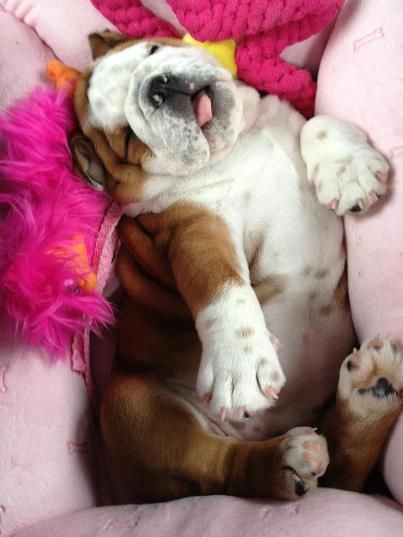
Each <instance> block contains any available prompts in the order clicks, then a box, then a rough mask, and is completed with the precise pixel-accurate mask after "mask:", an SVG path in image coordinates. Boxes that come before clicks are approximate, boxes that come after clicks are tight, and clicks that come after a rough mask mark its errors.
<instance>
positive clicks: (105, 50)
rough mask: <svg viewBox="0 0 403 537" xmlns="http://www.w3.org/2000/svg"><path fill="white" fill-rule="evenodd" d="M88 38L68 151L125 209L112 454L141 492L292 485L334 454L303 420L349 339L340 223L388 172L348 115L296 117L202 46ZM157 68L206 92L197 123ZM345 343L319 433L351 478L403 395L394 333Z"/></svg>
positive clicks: (110, 396) (109, 420)
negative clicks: (168, 93) (160, 94)
mask: <svg viewBox="0 0 403 537" xmlns="http://www.w3.org/2000/svg"><path fill="white" fill-rule="evenodd" d="M90 42H91V46H92V50H93V54H94V58H95V59H96V61H95V63H94V65H93V66H92V67H91V68H90V69H89V70H88V71H87V72H86V73H84V75H83V76H82V77H81V79H80V80H79V82H78V85H77V89H76V97H75V102H76V111H77V114H78V117H79V121H80V125H81V128H82V131H83V133H84V135H85V136H84V137H82V136H79V137H77V138H76V139H75V140H73V143H72V146H73V151H74V153H75V156H76V159H77V161H78V163H79V166H80V168H81V170H82V171H83V173H84V174H85V175H87V176H88V177H89V178H90V179H91V180H95V181H98V182H103V183H104V184H105V185H106V187H107V188H108V190H109V192H110V193H111V195H112V196H113V197H114V198H115V199H116V200H117V201H118V202H119V203H121V204H122V205H123V206H124V208H125V212H126V214H127V215H128V216H129V217H130V218H128V217H126V218H124V219H123V220H122V222H121V225H120V233H121V239H122V249H121V253H120V255H119V259H118V272H119V276H120V278H121V281H122V283H123V285H124V287H125V288H126V291H127V298H126V299H125V302H124V304H123V305H122V312H121V319H120V325H119V341H118V346H119V357H118V360H117V366H116V371H115V373H114V375H113V378H112V380H111V382H110V385H109V387H108V389H107V391H106V394H105V396H104V401H103V407H102V427H103V435H104V439H105V442H106V445H107V448H108V451H109V453H110V455H111V457H112V459H113V460H114V461H115V463H116V464H117V466H119V467H120V468H121V470H122V475H123V476H124V477H125V479H126V481H127V483H128V484H129V486H130V488H131V491H132V494H133V498H135V499H142V500H147V501H158V500H167V499H172V498H177V497H181V496H184V495H190V494H215V493H228V494H237V495H244V496H266V495H271V496H274V497H279V498H295V497H298V496H300V495H302V494H304V493H305V492H307V491H309V490H310V489H312V488H314V487H315V486H316V485H317V481H318V478H319V477H320V476H322V475H323V474H324V472H325V470H326V468H327V466H328V462H329V459H328V449H327V445H326V440H325V439H324V437H323V436H319V435H318V434H317V433H316V432H315V430H313V429H311V428H309V427H297V426H300V425H301V424H308V425H311V424H314V423H315V422H316V421H317V419H318V411H319V409H320V408H321V407H323V405H324V403H325V402H326V401H327V400H328V399H329V397H330V396H331V395H332V393H333V392H334V390H335V388H336V386H337V378H338V375H339V370H340V366H341V364H342V362H343V360H344V358H345V356H346V355H347V354H348V353H349V352H350V351H351V348H352V346H353V342H354V333H353V327H352V321H351V316H350V312H349V308H348V298H347V275H346V258H345V250H344V245H343V224H342V220H341V219H340V218H339V216H338V215H343V214H345V213H346V212H347V211H350V210H354V211H355V210H362V211H365V210H366V209H368V208H369V207H370V206H371V205H372V204H373V203H374V202H375V201H377V199H378V197H379V196H381V195H383V194H384V193H385V192H386V182H387V176H388V171H389V167H388V164H387V162H386V161H385V160H384V158H383V157H382V156H381V155H380V154H379V153H378V152H377V151H375V150H374V149H373V148H372V147H371V146H370V145H369V144H368V142H367V138H366V136H365V134H364V133H363V132H362V131H360V130H359V129H358V128H356V127H355V126H353V125H350V124H346V123H342V122H340V121H338V120H335V119H332V118H329V117H325V116H320V117H316V118H314V119H312V120H310V121H305V120H304V119H303V118H302V117H301V115H299V114H298V113H297V112H296V111H295V110H293V109H292V108H291V107H290V106H289V105H288V104H287V103H285V102H281V101H280V100H279V99H278V98H277V97H274V96H267V97H263V98H260V97H259V95H258V93H257V92H256V91H255V90H253V89H251V88H248V87H246V86H244V85H243V84H241V83H239V82H234V81H233V80H232V79H231V77H230V76H229V75H228V73H225V72H224V70H223V69H221V68H220V67H218V66H217V64H216V62H215V60H214V59H213V58H212V57H210V56H208V55H207V54H206V53H205V52H204V51H201V50H200V49H198V48H193V47H182V46H181V44H179V43H177V42H170V41H164V40H162V41H158V40H153V41H152V42H141V43H136V42H134V41H130V40H128V39H127V38H124V37H123V36H119V35H116V34H112V33H104V34H102V35H94V36H91V38H90ZM162 75H163V76H164V77H168V78H167V80H168V79H170V78H172V77H176V79H179V80H180V81H181V83H182V82H183V81H185V82H186V83H187V84H188V85H189V87H191V88H196V90H197V89H198V88H199V87H201V86H202V85H206V84H209V85H211V87H212V88H213V94H214V96H213V119H212V121H211V122H210V123H209V124H208V125H207V127H205V128H203V129H201V128H199V126H198V125H197V123H196V120H195V117H194V115H193V111H192V107H191V103H190V97H183V99H186V98H188V99H189V102H185V101H183V100H182V101H180V103H181V104H180V106H179V108H178V104H177V103H176V104H174V105H172V108H169V102H167V103H163V105H162V106H161V107H158V108H156V109H155V110H154V109H153V108H152V105H150V103H149V101H148V100H147V99H148V97H149V94H148V93H147V91H148V92H149V87H150V85H149V84H150V83H151V82H150V81H152V80H153V78H154V77H158V76H159V77H161V76H162ZM199 79H200V80H199ZM147 84H148V86H147ZM192 84H193V86H192ZM175 98H176V97H175ZM178 99H179V100H180V99H182V97H178ZM175 102H176V101H175ZM167 122H168V124H169V125H168V127H167V125H166V124H167ZM187 125H189V127H187ZM336 213H337V214H336ZM132 217H136V220H134V219H133V218H132ZM177 291H179V295H180V296H178V293H177ZM359 352H360V357H361V358H360V360H358V359H357V357H356V358H355V359H356V361H357V367H354V368H352V367H350V366H349V367H347V365H344V366H342V369H341V370H342V374H341V376H340V381H339V382H340V384H339V391H338V395H337V398H336V403H335V404H334V405H333V407H332V409H331V411H330V412H329V414H328V415H327V417H326V419H325V421H324V426H323V430H322V431H321V432H324V434H325V435H326V436H327V437H328V440H329V451H330V454H331V462H330V468H329V472H328V475H329V476H330V477H329V480H328V483H329V484H330V485H332V484H333V483H337V485H338V486H341V487H344V488H351V489H355V490H357V489H359V488H360V487H361V486H362V483H363V481H364V479H365V477H366V476H367V474H368V472H369V470H370V469H371V468H372V466H373V465H374V463H375V461H376V459H377V457H378V456H379V453H380V450H381V448H382V445H383V443H384V441H385V437H386V434H387V432H388V431H389V429H390V427H391V425H392V424H393V422H394V420H395V419H396V416H397V413H398V412H399V411H400V407H401V400H400V399H399V393H400V392H401V389H402V387H403V366H402V355H401V353H400V351H399V350H398V349H396V348H394V347H392V346H391V344H390V342H388V341H386V340H385V341H383V340H378V339H376V340H374V341H372V342H366V343H365V344H364V345H363V347H362V349H361V350H360V351H359ZM379 356H380V358H379ZM358 362H359V363H358ZM347 363H350V359H349V358H348V359H346V361H345V364H347ZM371 364H372V365H371ZM374 364H375V365H374ZM379 364H380V365H379ZM378 366H379V367H378ZM360 368H361V369H363V370H365V374H363V375H361V377H360V380H359V381H358V383H351V382H350V380H349V379H350V377H351V375H355V374H356V373H357V371H359V370H360ZM382 377H386V379H387V381H388V384H387V386H389V388H387V389H386V388H385V390H386V391H385V390H384V397H383V398H380V397H378V396H379V394H381V392H382V390H378V391H376V390H375V388H374V390H375V391H374V390H372V388H373V387H374V386H375V387H376V386H377V382H378V379H379V378H382ZM369 379H370V380H369ZM368 383H369V384H368ZM385 386H386V385H385ZM360 390H361V391H360ZM371 390H372V391H371ZM374 394H377V395H376V396H375V395H374ZM360 397H361V399H360ZM368 398H369V399H371V398H372V399H371V401H372V400H373V401H372V403H371V404H372V406H371V404H369V405H368V404H367V403H368V401H367V400H368ZM380 399H382V401H381V402H380ZM365 405H367V406H365ZM373 406H375V407H376V408H377V409H378V408H381V409H382V410H381V411H379V412H378V413H376V412H373ZM368 409H371V411H369V410H368ZM370 414H371V415H370ZM375 415H376V416H377V417H376V419H373V416H375ZM385 416H387V417H388V419H384V418H385ZM290 429H291V430H290ZM287 431H288V432H287ZM363 431H370V434H371V442H372V443H371V449H369V447H368V434H366V433H365V434H364V433H363ZM346 454H348V457H347V455H346ZM346 457H347V458H348V461H347V460H346ZM351 460H354V461H357V460H358V461H360V463H359V464H358V463H357V464H355V463H354V464H351ZM332 461H334V468H336V469H337V470H334V468H333V466H332V464H333V463H332ZM341 467H343V468H345V469H347V468H348V471H345V472H344V473H343V472H341V471H340V468H341ZM332 476H335V477H334V478H332ZM341 476H342V477H341ZM332 479H333V480H332Z"/></svg>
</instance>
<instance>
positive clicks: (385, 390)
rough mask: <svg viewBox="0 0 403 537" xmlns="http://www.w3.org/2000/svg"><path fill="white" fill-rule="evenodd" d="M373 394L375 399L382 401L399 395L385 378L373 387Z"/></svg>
mask: <svg viewBox="0 0 403 537" xmlns="http://www.w3.org/2000/svg"><path fill="white" fill-rule="evenodd" d="M371 392H372V394H373V395H374V396H375V397H379V398H380V399H381V398H382V397H387V396H388V395H394V394H396V393H397V392H396V390H395V389H394V388H393V386H392V384H391V383H390V382H389V381H388V379H387V378H385V377H381V378H379V379H378V382H377V383H376V385H375V386H372V388H371Z"/></svg>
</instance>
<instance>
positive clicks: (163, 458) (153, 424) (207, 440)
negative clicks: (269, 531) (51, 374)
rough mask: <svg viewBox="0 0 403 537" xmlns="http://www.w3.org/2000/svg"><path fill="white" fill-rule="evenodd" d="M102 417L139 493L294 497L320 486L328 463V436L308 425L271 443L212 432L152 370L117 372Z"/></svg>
mask: <svg viewBox="0 0 403 537" xmlns="http://www.w3.org/2000/svg"><path fill="white" fill-rule="evenodd" d="M101 423H102V430H103V435H104V440H105V442H106V445H107V448H108V451H109V453H110V454H111V457H112V459H113V460H114V462H115V464H116V465H117V466H118V467H120V470H121V472H122V474H123V476H124V478H125V479H126V482H127V483H128V485H129V487H130V489H131V491H132V492H133V499H135V500H143V501H162V500H171V499H174V498H179V497H182V496H189V495H195V494H235V495H239V496H252V497H253V496H255V497H256V496H273V497H276V498H285V499H294V498H298V497H299V496H302V495H303V494H305V493H306V492H308V491H309V490H312V489H313V488H315V487H316V485H317V480H318V477H319V476H321V475H322V474H323V473H324V471H325V470H326V467H327V464H328V454H327V446H326V441H325V439H324V438H323V437H321V436H319V435H317V434H316V433H315V432H314V430H313V429H311V428H309V427H299V428H297V429H292V430H291V431H289V433H287V434H286V435H283V436H280V437H277V438H274V439H271V440H269V441H267V442H242V441H240V440H237V439H235V438H232V437H220V436H217V435H215V434H211V433H209V432H207V431H206V430H204V429H203V428H202V426H201V424H200V423H199V421H198V418H197V417H196V416H195V415H194V414H193V413H192V410H191V409H190V408H189V407H188V406H187V404H186V403H184V402H183V401H181V400H180V399H179V398H178V397H177V396H176V395H174V394H173V393H172V392H170V391H169V389H168V388H167V387H165V386H164V385H163V384H162V383H161V382H159V381H158V380H157V379H156V378H155V377H152V376H149V375H129V374H125V375H120V374H119V373H117V374H116V375H115V377H114V378H113V380H112V382H111V384H110V386H109V388H108V390H107V391H106V394H105V397H104V400H103V404H102V415H101Z"/></svg>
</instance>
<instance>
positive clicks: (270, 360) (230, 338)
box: [140, 203, 285, 420]
mask: <svg viewBox="0 0 403 537" xmlns="http://www.w3.org/2000/svg"><path fill="white" fill-rule="evenodd" d="M140 221H141V223H142V225H143V226H144V227H145V228H147V229H149V230H151V234H153V235H154V242H155V244H156V245H157V247H158V248H159V249H161V250H162V251H165V252H166V254H167V257H168V258H169V260H170V263H171V267H172V273H173V276H174V278H175V282H176V284H177V287H178V290H179V292H180V294H181V296H182V297H183V299H184V300H185V302H186V304H187V306H188V307H189V310H190V311H191V313H192V315H193V318H194V320H195V326H196V330H197V332H198V335H199V338H200V341H201V343H202V348H203V350H202V357H201V362H200V368H199V373H198V378H197V390H198V393H199V395H200V397H201V398H203V399H204V401H205V402H206V403H207V404H208V405H209V409H210V411H211V412H212V413H213V414H216V415H219V416H220V417H221V419H223V420H224V419H225V418H226V417H228V418H231V419H234V420H236V419H241V418H242V417H243V415H244V413H245V412H249V413H251V412H257V411H259V410H263V409H264V408H269V407H270V406H273V404H274V403H275V400H276V399H277V398H278V394H279V392H280V390H281V388H282V387H283V385H284V382H285V376H284V373H283V371H282V368H281V365H280V362H279V359H278V356H277V352H276V349H275V344H274V343H275V341H274V339H273V337H272V336H271V334H270V333H269V331H268V328H267V326H266V321H265V317H264V315H263V312H262V309H261V306H260V304H259V301H258V299H257V297H256V293H255V292H254V290H253V288H252V286H251V282H250V276H249V268H248V262H247V259H246V256H245V252H244V248H243V231H241V230H240V229H238V228H237V226H238V224H236V223H234V224H229V223H228V222H226V221H225V220H224V218H223V217H222V215H221V216H220V215H219V214H217V213H215V212H214V211H212V210H210V209H208V208H204V207H201V206H196V205H195V206H192V205H191V204H190V203H187V204H180V203H176V204H174V205H172V206H171V207H170V208H169V209H167V210H166V211H164V212H163V213H160V214H157V215H142V216H141V219H140ZM240 227H241V226H240Z"/></svg>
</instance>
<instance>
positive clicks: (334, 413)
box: [320, 396, 401, 492]
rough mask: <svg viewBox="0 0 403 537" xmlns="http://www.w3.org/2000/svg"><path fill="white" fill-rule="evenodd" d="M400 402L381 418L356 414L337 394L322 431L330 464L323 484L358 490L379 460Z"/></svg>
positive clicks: (397, 413)
mask: <svg viewBox="0 0 403 537" xmlns="http://www.w3.org/2000/svg"><path fill="white" fill-rule="evenodd" d="M400 410H401V405H400V406H397V407H396V408H395V409H394V410H393V411H391V412H390V413H389V414H387V415H386V416H383V417H382V419H378V420H371V419H367V418H365V417H359V416H356V415H355V414H354V413H353V412H352V411H351V410H350V408H349V404H348V400H347V401H345V400H343V399H342V398H341V397H340V396H338V397H337V398H336V402H335V403H334V405H333V406H332V407H331V408H330V410H329V412H328V413H327V414H326V416H325V418H324V420H323V423H322V426H321V431H320V432H321V433H322V434H324V435H325V436H326V440H327V443H328V447H329V455H330V464H329V467H328V469H327V472H326V474H325V475H324V477H323V478H322V483H323V484H324V485H325V486H327V487H332V488H339V489H344V490H351V491H357V492H359V491H360V490H362V487H363V485H364V482H365V480H366V478H367V477H368V475H369V473H370V471H371V470H372V468H373V467H374V465H375V463H376V462H377V460H378V459H379V457H380V455H381V452H382V449H383V447H384V445H385V442H386V439H387V437H388V434H389V432H390V430H391V428H392V426H393V424H394V423H395V421H396V419H397V418H398V416H399V413H400Z"/></svg>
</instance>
